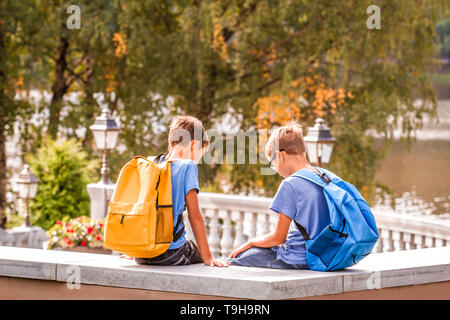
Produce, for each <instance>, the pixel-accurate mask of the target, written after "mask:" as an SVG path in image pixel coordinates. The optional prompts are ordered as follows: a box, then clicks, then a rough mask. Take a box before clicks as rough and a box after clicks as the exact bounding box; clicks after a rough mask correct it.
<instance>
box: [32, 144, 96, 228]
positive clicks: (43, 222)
mask: <svg viewBox="0 0 450 320" xmlns="http://www.w3.org/2000/svg"><path fill="white" fill-rule="evenodd" d="M26 159H27V162H28V163H29V164H30V167H31V170H32V171H33V172H34V173H35V174H36V176H37V177H38V179H39V180H40V182H39V186H38V191H37V195H36V198H35V199H33V201H32V203H31V205H30V214H31V217H32V218H31V221H32V224H34V225H38V226H41V227H42V228H44V229H49V228H51V227H52V226H53V225H54V224H55V223H56V222H57V221H58V220H62V219H63V218H64V217H68V218H73V217H78V216H83V215H85V216H89V209H90V206H89V203H90V201H89V196H88V194H87V190H86V185H87V184H88V183H90V182H93V180H94V178H98V176H96V174H95V172H96V170H95V168H96V167H97V166H98V165H99V163H98V161H90V160H88V157H87V153H86V152H85V151H83V150H82V147H81V143H80V142H77V141H76V140H74V139H67V140H52V139H50V138H47V139H46V140H45V144H44V145H43V146H42V147H41V148H39V149H38V151H37V153H36V154H29V155H27V156H26Z"/></svg>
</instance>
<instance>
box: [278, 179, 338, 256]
mask: <svg viewBox="0 0 450 320" xmlns="http://www.w3.org/2000/svg"><path fill="white" fill-rule="evenodd" d="M270 209H271V210H273V211H275V212H276V213H282V214H284V215H286V216H288V217H289V218H291V219H295V221H297V222H298V223H299V224H300V225H302V226H303V227H304V228H305V229H306V232H307V233H308V235H309V237H310V238H311V239H313V238H314V237H316V236H317V235H318V234H319V233H320V232H321V231H322V230H323V229H324V228H325V227H326V226H327V225H329V224H330V217H329V210H328V206H327V201H326V199H325V196H324V194H323V188H322V187H320V186H318V185H316V184H315V183H313V182H311V181H308V180H305V179H303V178H299V177H293V176H292V175H291V176H289V177H287V178H286V179H284V180H283V181H282V182H281V184H280V187H279V188H278V191H277V194H276V195H275V197H274V199H273V202H272V204H271V206H270ZM272 250H274V251H276V252H277V259H281V260H283V261H284V262H286V263H289V264H307V263H306V246H305V239H304V238H303V236H302V234H301V233H300V231H298V229H297V226H296V225H295V222H294V221H291V225H290V227H289V232H288V235H287V237H286V241H285V242H284V243H283V244H281V245H279V246H275V247H272Z"/></svg>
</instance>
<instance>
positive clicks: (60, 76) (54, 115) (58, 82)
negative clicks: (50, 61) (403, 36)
mask: <svg viewBox="0 0 450 320" xmlns="http://www.w3.org/2000/svg"><path fill="white" fill-rule="evenodd" d="M68 49H69V40H68V38H67V37H65V36H62V37H61V38H60V41H59V46H58V54H57V57H56V65H55V79H54V80H53V84H52V100H51V102H50V106H49V109H50V110H49V111H50V116H49V124H48V129H47V133H48V134H50V136H51V137H52V138H53V139H56V138H57V135H58V126H59V115H60V112H61V108H62V100H63V97H64V95H65V94H66V92H67V90H68V89H69V85H68V84H67V80H66V77H65V73H66V70H67V51H68Z"/></svg>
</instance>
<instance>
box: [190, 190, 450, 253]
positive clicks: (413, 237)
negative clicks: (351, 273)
mask: <svg viewBox="0 0 450 320" xmlns="http://www.w3.org/2000/svg"><path fill="white" fill-rule="evenodd" d="M199 202H200V209H201V212H202V214H203V216H204V218H205V223H206V230H207V233H208V243H209V246H210V249H211V253H212V254H213V255H214V256H217V257H219V256H222V257H227V256H228V255H229V253H230V252H231V251H232V250H233V249H234V248H237V247H238V246H240V245H241V244H243V243H245V241H246V240H247V239H250V238H252V237H255V236H257V235H263V234H266V233H268V232H270V231H271V230H273V229H274V227H275V224H276V221H277V217H278V215H277V214H276V213H274V212H271V211H270V210H269V209H268V208H269V206H270V204H271V202H272V199H271V198H264V197H249V196H238V195H226V194H217V193H200V194H199ZM373 213H374V216H375V221H376V223H377V226H378V232H379V235H380V239H379V240H378V242H377V244H376V246H375V248H374V250H373V252H387V251H398V250H407V249H416V248H427V247H437V246H446V245H447V243H448V241H450V222H446V221H433V220H430V219H426V218H423V217H416V216H408V215H407V214H393V213H391V212H390V213H384V212H380V211H374V212H373ZM184 223H185V225H186V234H187V237H189V238H190V239H193V234H192V230H191V228H190V226H189V220H188V219H187V214H186V216H185V218H184Z"/></svg>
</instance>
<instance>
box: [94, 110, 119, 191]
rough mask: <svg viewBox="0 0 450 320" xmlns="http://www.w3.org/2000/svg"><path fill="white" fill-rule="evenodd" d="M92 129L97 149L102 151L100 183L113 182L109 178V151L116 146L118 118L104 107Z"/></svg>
mask: <svg viewBox="0 0 450 320" xmlns="http://www.w3.org/2000/svg"><path fill="white" fill-rule="evenodd" d="M90 129H91V130H92V133H93V135H94V140H95V145H96V147H97V149H98V150H100V151H102V168H101V170H100V174H101V179H100V181H99V183H103V184H111V181H110V180H109V168H108V152H109V151H111V150H113V149H114V148H115V147H116V144H117V137H118V136H119V130H120V129H119V127H118V126H117V123H116V120H115V119H114V118H112V117H111V116H110V112H109V109H108V108H107V107H105V108H103V109H102V114H101V116H100V117H97V118H96V119H95V123H94V124H93V125H92V126H90Z"/></svg>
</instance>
